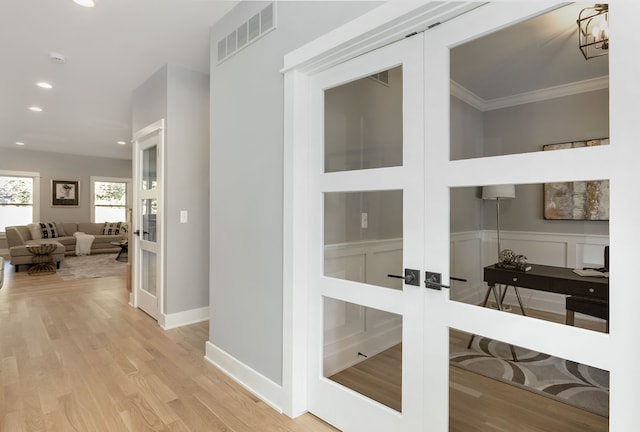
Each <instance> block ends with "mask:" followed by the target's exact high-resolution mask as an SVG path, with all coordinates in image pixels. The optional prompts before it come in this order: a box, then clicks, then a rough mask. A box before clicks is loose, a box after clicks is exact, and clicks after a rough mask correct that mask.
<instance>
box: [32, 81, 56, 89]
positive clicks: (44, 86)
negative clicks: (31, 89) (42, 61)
mask: <svg viewBox="0 0 640 432" xmlns="http://www.w3.org/2000/svg"><path fill="white" fill-rule="evenodd" d="M36 85H37V86H38V87H40V88H43V89H52V88H53V86H52V85H51V84H49V83H48V82H45V81H40V82H39V83H37V84H36Z"/></svg>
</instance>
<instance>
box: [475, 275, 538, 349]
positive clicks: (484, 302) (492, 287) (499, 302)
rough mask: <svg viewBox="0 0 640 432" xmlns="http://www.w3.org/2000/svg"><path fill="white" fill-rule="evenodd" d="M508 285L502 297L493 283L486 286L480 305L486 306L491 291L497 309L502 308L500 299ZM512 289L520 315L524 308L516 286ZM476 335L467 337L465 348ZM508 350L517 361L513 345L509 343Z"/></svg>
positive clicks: (502, 299)
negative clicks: (514, 291)
mask: <svg viewBox="0 0 640 432" xmlns="http://www.w3.org/2000/svg"><path fill="white" fill-rule="evenodd" d="M508 287H509V286H506V287H505V289H504V291H503V292H502V298H501V296H500V295H499V294H498V289H497V288H496V286H495V285H489V287H488V288H487V292H486V293H485V295H484V300H483V301H482V307H486V306H487V302H488V301H489V295H490V294H491V292H493V297H494V298H495V299H496V306H497V308H498V310H500V311H501V310H502V301H504V296H505V294H506V292H507V288H508ZM513 289H515V290H516V296H517V297H518V302H519V303H520V310H522V315H524V314H525V313H524V308H523V307H522V300H520V293H519V292H518V288H517V287H515V286H514V287H513ZM475 337H476V335H475V334H472V335H471V338H470V339H469V343H468V344H467V349H470V348H471V344H473V340H474V338H475ZM509 350H510V351H511V357H513V361H514V362H517V361H518V356H516V351H515V349H514V348H513V345H511V344H509Z"/></svg>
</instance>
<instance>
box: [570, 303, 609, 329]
mask: <svg viewBox="0 0 640 432" xmlns="http://www.w3.org/2000/svg"><path fill="white" fill-rule="evenodd" d="M565 306H566V309H567V315H566V323H567V325H571V326H572V325H574V322H575V313H576V312H579V313H582V314H585V315H589V316H594V317H597V318H601V319H603V320H606V321H607V333H609V302H608V301H607V300H598V299H588V298H583V297H577V296H569V297H567V299H566V300H565Z"/></svg>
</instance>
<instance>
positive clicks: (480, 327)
mask: <svg viewBox="0 0 640 432" xmlns="http://www.w3.org/2000/svg"><path fill="white" fill-rule="evenodd" d="M429 5H430V3H426V4H423V5H420V6H416V5H415V4H414V3H410V4H404V3H402V2H401V3H400V4H398V3H388V4H385V5H383V6H381V7H379V8H377V9H375V10H373V11H372V12H371V13H369V14H366V15H364V16H362V17H360V18H359V19H357V20H355V21H354V22H352V23H350V24H347V25H345V26H343V27H341V28H339V29H336V30H335V31H333V32H331V33H329V34H327V35H325V36H323V37H321V38H319V39H317V40H315V41H313V42H312V43H309V44H307V45H305V46H303V47H302V48H300V49H298V50H296V51H293V52H292V53H290V54H288V55H287V56H285V62H284V69H283V72H284V73H285V177H284V184H285V194H284V198H285V202H284V226H285V234H284V251H285V253H284V293H283V294H284V320H283V328H284V334H283V337H284V351H283V401H282V407H283V410H284V412H285V413H287V414H288V415H290V416H292V417H295V416H297V415H300V414H301V413H303V412H305V411H306V409H307V384H306V375H307V337H306V333H307V329H306V314H307V312H308V311H307V291H306V280H307V279H306V278H307V273H308V262H307V255H306V241H307V235H308V233H309V226H308V223H307V221H308V220H309V215H308V210H307V206H306V196H305V194H306V191H307V184H306V180H305V179H306V175H305V174H306V172H307V169H308V151H309V148H308V143H309V137H308V121H307V116H308V111H307V110H308V108H307V107H308V106H309V105H308V104H309V99H308V95H307V94H306V93H305V91H306V90H305V89H306V86H307V82H308V79H309V76H310V75H312V74H313V73H315V72H317V71H320V70H323V69H326V68H328V67H330V66H332V65H334V64H337V63H340V62H342V61H344V60H346V59H349V58H353V57H355V56H357V55H359V54H362V53H363V52H367V51H369V50H371V49H375V48H377V47H380V46H382V45H385V44H387V43H389V42H391V41H393V40H398V39H399V38H401V37H402V36H403V35H406V34H407V33H410V32H411V31H413V30H423V29H424V28H425V27H424V25H425V24H429V23H430V22H431V23H434V22H435V21H439V22H444V21H446V17H444V18H443V17H442V16H439V17H436V18H435V20H431V18H432V16H431V14H433V15H437V13H436V12H442V11H435V12H434V11H433V10H432V9H429V8H430V6H429ZM446 5H447V3H445V6H446ZM458 5H459V6H460V7H462V6H463V5H460V4H458ZM466 5H467V7H469V5H468V4H466ZM476 5H477V4H476ZM503 6H505V7H506V8H507V9H509V7H511V9H510V11H509V10H508V11H507V12H506V15H505V16H504V17H505V25H508V24H509V23H510V22H512V21H513V20H514V19H517V18H512V19H511V21H510V20H509V18H508V14H509V13H513V14H514V15H513V16H514V17H515V16H516V15H519V16H525V15H526V13H529V14H530V15H533V14H537V13H539V12H542V11H544V10H546V9H548V8H549V7H550V6H552V5H551V4H540V3H537V4H536V3H534V2H526V3H525V2H518V7H517V8H518V11H513V9H514V8H513V5H507V4H506V3H505V2H500V3H491V4H488V5H486V6H482V8H481V9H484V11H485V12H486V11H488V10H489V9H485V8H493V9H494V10H495V11H498V12H499V13H500V14H502V7H503ZM450 7H452V6H451V5H450ZM431 8H433V7H431ZM610 13H611V15H612V17H614V18H615V20H616V21H615V22H616V24H617V25H616V26H615V27H614V28H613V29H612V32H611V34H612V38H613V36H614V35H615V36H616V41H617V42H616V43H617V47H616V48H614V47H613V45H612V48H611V49H610V54H609V56H610V64H609V65H610V77H614V78H615V79H611V86H610V116H611V126H610V138H611V145H610V146H606V147H603V148H598V149H596V148H594V149H589V150H591V151H590V152H589V153H586V152H580V151H578V153H574V154H564V155H558V154H555V155H553V158H552V157H550V156H549V155H548V154H547V155H545V154H543V153H542V152H540V153H529V154H520V155H512V156H509V157H497V158H492V160H491V161H489V164H490V165H491V167H492V169H491V170H484V173H483V174H478V175H477V178H476V180H477V181H479V182H480V183H477V184H499V183H501V182H504V181H505V179H508V180H509V182H513V183H532V182H540V181H542V182H544V181H545V177H544V175H540V172H544V168H543V167H545V166H546V164H547V163H548V162H551V163H553V165H555V166H557V165H558V164H561V165H564V166H567V167H570V166H572V165H575V161H576V157H574V156H575V155H579V156H578V158H579V160H580V163H581V164H582V165H581V166H580V167H577V168H572V169H571V170H568V171H567V173H566V174H565V175H564V176H565V177H566V178H567V180H571V179H572V178H577V177H576V176H584V177H586V178H590V177H592V176H594V175H596V176H598V177H599V178H609V179H610V180H611V209H610V210H611V215H612V221H613V222H614V224H612V225H611V227H610V243H612V244H613V245H614V246H615V247H614V248H613V251H612V254H611V260H610V264H611V267H612V268H615V272H613V273H612V277H611V280H610V284H611V293H610V309H611V320H610V333H609V334H608V335H606V334H592V333H594V332H589V331H586V330H583V329H579V328H574V327H568V326H567V328H564V327H562V326H559V325H557V324H554V323H549V322H545V321H540V320H533V319H531V318H527V317H519V316H509V314H500V315H498V314H494V313H491V311H487V310H483V309H481V308H478V307H474V306H470V305H465V304H461V303H456V302H450V303H449V306H448V307H447V313H448V314H449V315H450V316H451V319H450V323H451V326H452V327H455V328H459V329H461V330H465V331H478V332H479V333H482V334H485V335H487V336H489V337H495V338H497V339H501V340H503V341H506V342H513V343H516V344H517V343H518V342H522V341H523V340H526V346H529V347H531V348H533V349H537V350H539V351H543V352H547V353H550V354H555V355H559V356H562V357H565V358H569V359H574V360H577V361H582V362H585V363H588V364H592V365H595V366H599V367H602V368H605V369H608V370H610V371H611V396H610V405H611V412H610V427H611V430H640V412H639V411H638V410H637V409H636V406H635V401H637V400H638V399H639V398H640V390H639V389H638V388H637V386H636V385H635V383H637V382H640V370H638V369H637V368H636V367H635V363H636V362H637V359H638V358H640V344H635V343H632V342H631V341H633V337H632V335H633V333H634V329H636V328H640V314H637V312H636V308H637V305H638V304H640V290H638V289H637V275H636V274H635V273H636V272H635V271H634V269H635V268H636V267H637V262H638V258H640V256H639V253H638V248H637V245H638V244H640V232H639V231H640V230H638V229H637V224H638V222H637V217H636V215H637V211H635V210H634V207H633V205H634V203H635V199H633V200H632V199H629V198H628V197H629V196H635V192H633V191H634V189H635V187H634V186H631V185H637V184H640V172H639V171H638V170H637V169H636V168H634V167H633V164H634V161H637V160H640V148H639V146H637V144H636V142H637V138H636V135H637V133H638V132H637V128H636V127H635V126H634V125H635V123H636V122H637V118H640V108H639V104H638V103H637V100H638V99H640V92H639V91H638V90H637V88H636V87H633V86H631V85H630V84H631V83H635V82H637V76H640V64H639V62H637V56H633V55H629V53H633V52H635V51H634V49H635V48H634V47H635V46H637V45H638V44H639V43H640V40H639V36H638V34H637V32H636V31H635V25H636V23H635V22H634V21H635V19H634V18H633V17H637V16H638V15H639V14H640V6H639V5H638V4H636V3H632V2H622V1H611V2H610ZM441 15H447V14H446V13H444V12H442V14H441ZM501 16H502V15H501ZM468 18H469V17H466V18H465V16H464V15H463V16H462V17H460V18H458V19H468ZM418 21H419V22H418ZM417 22H418V23H417ZM612 22H613V19H612ZM497 27H498V26H497V25H496V24H495V21H492V24H491V26H490V27H487V25H486V24H484V23H483V22H482V20H479V19H470V20H469V22H468V30H469V32H470V33H469V35H467V36H468V37H469V38H472V37H475V36H477V35H480V34H483V33H486V32H490V31H492V30H493V29H494V28H497ZM434 30H435V31H438V32H440V36H436V35H435V33H434V37H441V38H443V39H442V41H443V43H444V41H445V40H446V38H449V41H448V42H446V43H449V44H451V45H449V47H450V46H453V45H455V44H456V43H462V41H463V37H464V35H457V37H456V38H455V39H456V40H453V39H451V35H447V30H446V29H445V28H444V26H443V27H442V28H438V27H436V28H435V29H434ZM576 49H577V48H576ZM445 56H448V51H447V53H445V52H444V51H441V52H439V53H436V56H435V58H437V59H438V60H435V61H437V62H442V61H443V59H444V58H445ZM435 58H434V59H435ZM447 58H448V57H447ZM430 66H435V71H434V72H435V75H434V80H433V83H432V84H433V86H432V87H430V88H429V89H427V92H429V91H434V92H435V97H436V98H437V99H438V100H439V101H440V102H439V104H445V103H446V106H448V97H449V96H448V92H446V93H445V89H448V81H449V77H448V73H447V74H446V76H445V75H443V73H444V68H443V65H442V64H427V68H429V67H430ZM446 68H448V63H447V64H446ZM427 70H429V69H427ZM445 80H446V81H445ZM429 81H430V80H428V82H429ZM625 84H626V85H625ZM631 87H633V89H632V88H631ZM445 98H446V100H447V101H446V102H445ZM444 114H446V111H444V110H441V112H440V114H439V115H438V113H436V112H432V111H431V112H428V113H427V120H428V121H430V122H432V123H430V124H428V125H427V134H428V136H427V141H428V142H429V141H431V142H438V140H444V142H448V135H447V136H445V135H443V134H445V133H446V134H448V131H446V130H445V129H444V128H442V127H441V128H437V127H435V128H434V130H433V131H431V130H430V126H434V125H437V121H436V120H437V119H438V120H440V121H441V122H442V123H441V124H442V125H444V124H446V125H448V119H446V120H447V121H444V122H443V121H442V120H443V119H442V117H440V116H442V115H444ZM441 142H442V141H441ZM444 147H445V146H440V147H437V148H434V149H432V150H433V153H430V154H429V155H428V156H427V157H432V158H433V159H432V161H433V162H434V165H435V166H437V165H438V163H440V162H442V163H443V165H442V168H441V169H438V170H435V172H434V173H433V174H432V175H438V174H441V175H444V176H446V177H445V179H446V181H445V183H444V185H443V186H444V187H443V188H441V189H440V190H438V191H436V194H435V196H433V197H432V199H438V200H441V202H442V203H443V206H444V207H445V208H446V209H448V202H449V198H448V189H449V188H450V187H462V186H469V185H470V184H468V183H467V181H468V180H467V178H466V177H465V176H464V175H462V174H460V173H462V172H465V171H467V172H468V170H470V171H471V172H476V170H477V169H478V167H479V166H480V163H481V162H479V161H475V160H460V161H449V157H448V154H446V152H447V151H448V146H446V147H447V148H444ZM572 152H574V151H573V150H572ZM602 161H607V164H603V163H602ZM485 162H486V161H485ZM525 166H526V167H527V168H526V169H523V167H525ZM531 167H537V168H542V170H539V169H532V168H531ZM560 180H563V179H560V178H553V181H560ZM445 203H446V204H445ZM446 211H448V210H446ZM444 231H446V230H440V231H437V230H435V231H432V232H428V233H427V236H429V235H433V236H435V241H437V242H438V243H441V242H444V241H447V242H448V238H444V237H443V236H446V235H448V233H446V232H444ZM429 260H433V261H429ZM427 261H429V262H434V263H436V267H439V266H441V267H440V268H435V269H434V270H435V271H441V272H442V274H443V277H444V279H445V280H447V276H448V275H449V269H448V268H445V267H446V266H444V262H443V261H442V262H441V261H440V259H439V258H438V257H428V258H427ZM438 263H440V264H438ZM538 321H540V322H538ZM505 329H509V331H508V332H507V331H506V330H505ZM550 335H553V337H549V336H550ZM594 346H596V347H597V349H594V348H593V347H594ZM437 348H438V347H436V350H437ZM441 361H444V360H443V359H441ZM429 379H434V377H430V378H427V380H429ZM444 381H445V380H444V378H442V377H440V379H439V380H437V387H438V389H442V387H444ZM438 393H439V394H437V395H436V397H437V398H436V399H434V400H430V403H431V402H436V406H438V407H440V408H441V407H443V406H444V407H447V406H448V396H447V394H448V392H447V389H442V392H438ZM438 400H440V402H438ZM432 412H433V411H432ZM440 413H441V414H440V415H439V416H438V420H436V422H435V423H436V426H435V427H434V429H432V430H438V431H444V430H446V428H445V427H446V425H447V424H448V421H447V419H445V418H444V417H445V416H448V409H445V410H442V409H441V410H440Z"/></svg>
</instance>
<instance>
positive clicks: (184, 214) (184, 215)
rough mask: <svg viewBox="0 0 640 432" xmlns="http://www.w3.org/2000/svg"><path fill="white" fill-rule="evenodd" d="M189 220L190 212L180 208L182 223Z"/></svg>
mask: <svg viewBox="0 0 640 432" xmlns="http://www.w3.org/2000/svg"><path fill="white" fill-rule="evenodd" d="M188 221H189V214H188V213H187V211H186V210H180V223H187V222H188Z"/></svg>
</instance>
